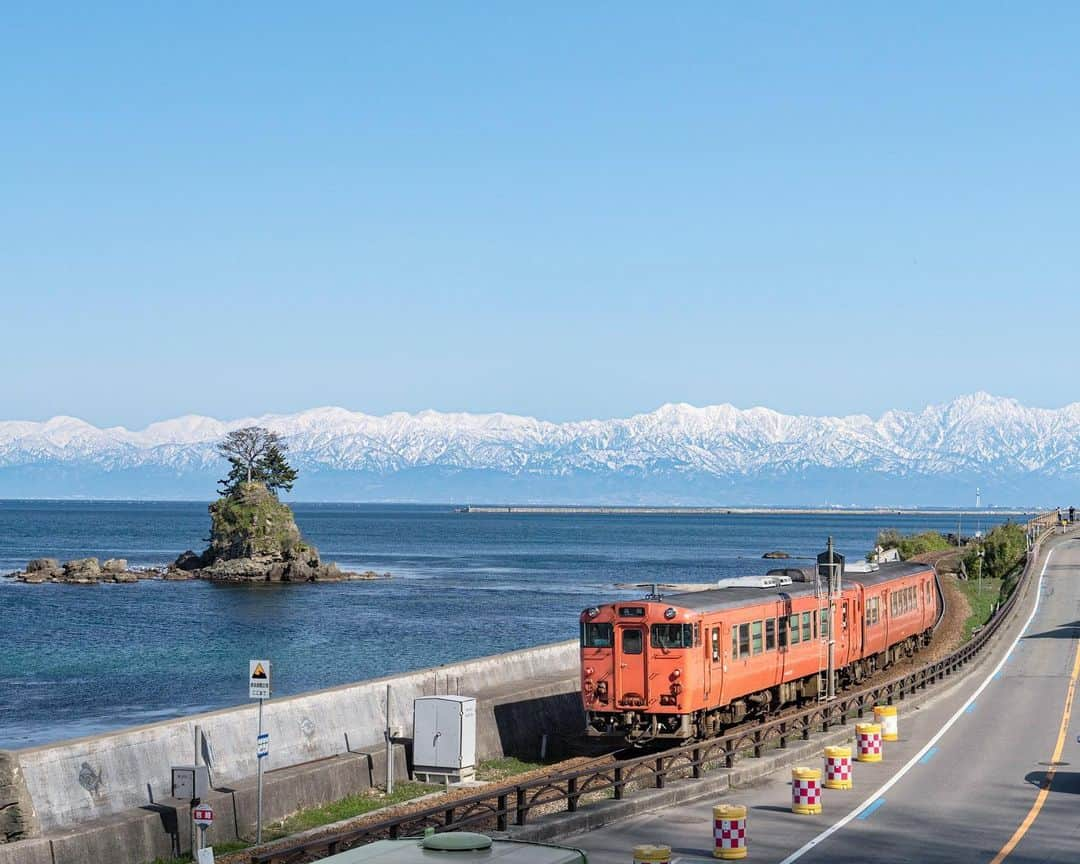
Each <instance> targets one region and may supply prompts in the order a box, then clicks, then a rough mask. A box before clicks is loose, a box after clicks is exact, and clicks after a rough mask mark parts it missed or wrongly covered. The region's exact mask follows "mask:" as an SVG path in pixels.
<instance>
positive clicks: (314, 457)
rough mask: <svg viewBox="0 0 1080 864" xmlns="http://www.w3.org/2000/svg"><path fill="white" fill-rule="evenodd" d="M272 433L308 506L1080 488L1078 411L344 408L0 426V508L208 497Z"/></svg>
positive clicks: (948, 499)
mask: <svg viewBox="0 0 1080 864" xmlns="http://www.w3.org/2000/svg"><path fill="white" fill-rule="evenodd" d="M252 424H257V425H262V426H267V427H269V428H270V429H273V430H274V431H276V432H279V433H280V434H282V435H283V436H284V438H285V440H286V441H287V442H288V445H289V449H290V452H291V454H292V460H293V461H294V463H295V464H296V465H297V467H298V468H299V469H300V472H301V480H300V482H299V483H298V484H297V487H296V489H295V497H297V498H301V499H305V500H327V501H331V500H371V501H379V500H384V501H440V502H445V501H457V502H465V501H471V502H474V503H477V502H481V501H485V502H491V501H512V502H514V503H529V502H537V501H541V502H549V503H566V502H573V503H628V504H634V503H657V504H678V503H686V504H705V503H709V504H730V505H737V504H768V503H792V504H795V503H798V504H823V503H833V504H886V505H895V506H908V505H919V504H931V503H932V504H957V505H959V504H964V505H970V504H972V503H974V490H975V487H976V486H980V487H981V488H982V490H983V502H984V503H992V504H999V505H1027V504H1051V503H1059V502H1061V501H1063V500H1066V499H1068V497H1069V496H1070V495H1073V494H1075V491H1076V490H1077V489H1078V488H1080V486H1078V481H1080V403H1074V404H1071V405H1068V406H1066V407H1064V408H1060V409H1041V408H1030V407H1027V406H1024V405H1022V404H1020V403H1019V402H1017V401H1016V400H1014V399H1007V398H1001V397H995V396H991V395H989V394H987V393H976V394H974V395H970V396H963V397H960V398H958V399H955V400H953V401H952V402H949V403H946V404H942V405H930V406H927V407H926V408H924V409H923V410H921V411H916V412H905V411H889V412H886V413H885V414H884V415H882V416H881V417H880V418H879V419H877V420H874V419H872V418H870V417H868V416H865V415H852V416H848V417H809V416H792V415H785V414H781V413H778V412H776V411H772V410H770V409H767V408H750V409H745V410H743V409H738V408H735V407H734V406H732V405H715V406H708V407H703V408H696V407H693V406H691V405H686V404H668V405H664V406H662V407H660V408H658V409H657V410H656V411H652V412H650V413H647V414H636V415H634V416H632V417H627V418H616V419H611V420H583V421H574V422H568V423H552V422H547V421H542V420H537V419H535V418H532V417H521V416H516V415H511V414H467V413H454V414H447V413H440V412H437V411H422V412H420V413H418V414H407V413H393V414H388V415H385V416H382V417H375V416H370V415H367V414H362V413H358V412H352V411H347V410H345V409H343V408H316V409H312V410H309V411H303V412H300V413H297V414H287V415H266V416H263V417H253V418H244V419H239V420H230V421H221V420H216V419H214V418H211V417H199V416H185V417H178V418H176V419H173V420H165V421H162V422H159V423H153V424H151V425H150V426H147V427H146V428H145V429H142V430H139V431H130V430H128V429H125V428H123V427H111V428H106V429H100V428H97V427H95V426H92V425H91V424H89V423H86V422H84V421H82V420H78V419H76V418H73V417H54V418H52V419H51V420H48V421H45V422H41V423H38V422H29V421H0V498H12V497H73V496H88V497H102V498H119V497H130V498H139V497H152V498H179V497H196V498H209V497H211V495H212V493H213V490H214V481H215V480H216V479H217V477H218V476H220V475H222V474H223V466H224V463H223V462H222V460H220V458H219V457H218V456H217V453H216V452H215V449H214V445H215V443H216V442H217V441H219V440H220V439H221V438H222V437H223V436H224V435H225V434H226V433H227V432H229V431H230V430H232V429H236V428H239V427H241V426H245V425H252Z"/></svg>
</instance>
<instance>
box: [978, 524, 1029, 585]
mask: <svg viewBox="0 0 1080 864" xmlns="http://www.w3.org/2000/svg"><path fill="white" fill-rule="evenodd" d="M1026 552H1027V535H1026V533H1025V531H1024V526H1023V525H1017V524H1016V523H1015V522H1006V523H1005V524H1004V525H998V526H996V527H995V528H994V529H993V530H992V531H991V532H990V533H989V534H987V535H986V536H985V537H983V538H982V540H981V541H978V542H975V543H969V544H968V551H967V552H966V554H965V555H964V569H966V570H967V574H968V578H969V579H977V578H978V577H979V575H980V574H981V575H982V577H983V579H984V580H985V579H986V578H987V577H989V578H991V579H1004V578H1005V577H1007V576H1008V575H1010V574H1011V573H1012V571H1013V570H1015V569H1016V568H1017V567H1019V566H1020V565H1021V564H1022V563H1023V562H1024V555H1025V553H1026Z"/></svg>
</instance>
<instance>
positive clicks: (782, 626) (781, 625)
mask: <svg viewBox="0 0 1080 864" xmlns="http://www.w3.org/2000/svg"><path fill="white" fill-rule="evenodd" d="M776 623H777V629H778V630H779V631H780V632H779V634H778V635H779V637H780V639H779V640H778V641H779V643H780V650H781V651H783V650H784V649H785V648H787V635H788V629H787V618H785V617H783V616H780V617H779V618H777V619H776Z"/></svg>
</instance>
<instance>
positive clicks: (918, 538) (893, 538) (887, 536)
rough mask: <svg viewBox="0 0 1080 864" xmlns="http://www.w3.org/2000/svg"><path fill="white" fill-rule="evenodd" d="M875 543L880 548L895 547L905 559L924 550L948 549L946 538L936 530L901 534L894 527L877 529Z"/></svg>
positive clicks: (938, 550) (941, 550)
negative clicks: (882, 529)
mask: <svg viewBox="0 0 1080 864" xmlns="http://www.w3.org/2000/svg"><path fill="white" fill-rule="evenodd" d="M877 545H878V546H880V547H881V548H882V549H896V550H898V551H899V552H900V557H901V558H903V559H904V560H905V561H906V560H908V559H909V558H911V557H912V556H914V555H921V554H923V553H924V552H944V551H946V550H947V549H950V548H951V547H950V545H949V541H948V538H946V537H945V535H944V534H939V533H938V532H937V531H922V532H920V533H918V534H901V533H900V532H899V531H897V530H896V529H895V528H886V529H885V530H884V531H879V532H878V536H877Z"/></svg>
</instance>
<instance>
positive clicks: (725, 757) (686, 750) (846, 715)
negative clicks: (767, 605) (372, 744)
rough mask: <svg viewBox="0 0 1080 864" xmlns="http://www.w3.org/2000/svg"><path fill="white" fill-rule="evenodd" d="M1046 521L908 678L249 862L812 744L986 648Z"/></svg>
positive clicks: (498, 817) (522, 819)
mask: <svg viewBox="0 0 1080 864" xmlns="http://www.w3.org/2000/svg"><path fill="white" fill-rule="evenodd" d="M1049 520H1050V514H1044V515H1041V516H1038V517H1036V518H1035V519H1033V520H1031V522H1029V523H1028V524H1029V526H1030V527H1031V528H1032V529H1033V530H1034V531H1037V532H1038V533H1037V535H1036V539H1035V542H1034V543H1033V545H1032V548H1031V550H1030V551H1029V553H1028V558H1027V563H1026V565H1025V567H1024V572H1023V574H1022V575H1021V577H1020V579H1018V580H1017V584H1016V587H1015V588H1014V590H1013V591H1012V593H1011V594H1010V595H1009V598H1008V600H1006V601H1005V602H1004V603H1003V604H1002V605H1001V607H1000V608H999V609H998V611H997V613H996V614H995V615H994V617H993V618H992V619H991V620H990V621H989V623H988V624H987V625H986V626H985V627H983V628H982V629H981V630H980V631H979V632H978V633H977V634H976V635H975V636H974V638H973V639H972V640H971V641H970V642H968V643H967V644H966V645H964V646H962V647H960V648H959V649H957V650H956V651H954V652H953V653H952V654H950V655H949V656H948V657H945V658H943V659H941V660H938V661H936V662H934V663H930V664H927V665H926V666H923V667H921V668H919V669H916V670H913V671H912V672H909V673H908V674H906V675H902V676H900V677H898V678H894V679H892V680H890V681H887V682H885V683H883V684H880V685H877V686H872V687H867V688H865V689H863V690H859V691H856V692H853V693H849V694H848V695H846V696H841V697H838V698H837V699H835V700H834V701H832V702H826V703H821V704H818V705H815V706H813V707H811V708H806V709H803V710H802V711H798V712H796V713H793V714H790V715H787V716H784V717H779V718H776V719H774V720H770V721H766V722H763V723H760V724H756V725H753V726H748V727H744V728H742V729H739V730H736V731H734V732H731V733H729V734H727V735H722V736H720V737H717V738H711V739H709V740H708V741H702V742H699V743H694V744H687V745H685V746H683V747H675V748H672V749H670V750H665V751H663V752H662V753H658V754H654V755H648V756H639V757H637V758H634V759H624V760H619V761H615V762H607V763H603V764H601V765H590V766H586V767H584V768H579V769H576V770H571V771H564V772H560V773H557V774H551V775H547V776H544V777H538V778H535V779H533V780H528V781H525V782H523V783H516V784H512V785H507V786H501V787H498V788H495V789H485V790H484V791H482V792H479V793H477V794H476V795H472V796H469V797H466V798H458V799H456V800H453V801H447V802H444V803H441V804H433V805H431V806H430V807H426V808H422V809H418V810H415V811H413V812H411V813H406V814H402V815H398V816H392V817H389V818H387V819H382V820H378V821H375V822H370V823H367V824H364V825H360V826H358V827H356V828H351V829H347V830H345V831H341V832H339V833H336V834H333V835H326V836H323V837H318V838H314V839H310V840H306V841H304V842H302V843H296V844H291V845H284V844H282V845H279V846H278V847H276V848H270V849H266V850H264V851H256V852H252V854H251V858H250V860H251V862H252V864H301V862H309V861H317V860H319V859H320V858H324V857H325V856H327V855H332V854H334V853H337V852H343V851H345V850H347V849H350V848H352V847H354V846H360V845H363V844H364V843H369V842H371V841H373V840H379V839H383V838H394V839H396V838H398V837H407V836H410V835H414V834H421V833H423V830H424V829H425V828H428V827H433V828H434V829H435V830H436V831H451V830H458V829H462V828H477V827H483V828H488V829H492V828H493V829H494V830H496V831H505V830H507V829H508V828H509V826H510V825H511V824H514V825H525V824H526V823H527V822H528V820H529V817H530V814H531V813H532V811H533V810H537V809H540V808H542V807H543V805H546V804H551V803H555V802H563V801H565V802H566V810H567V811H569V812H571V813H572V812H575V811H577V809H578V807H579V805H580V804H581V801H582V798H583V797H585V796H587V795H594V794H597V793H603V794H604V795H605V796H610V797H614V798H615V799H616V800H621V799H623V798H624V797H625V796H626V794H627V792H628V791H632V790H633V789H638V788H655V789H663V788H664V787H665V785H666V784H667V782H668V781H669V780H675V779H684V778H694V779H697V778H700V777H702V776H704V775H705V774H706V773H707V772H709V771H711V770H715V769H717V768H720V769H728V768H733V767H734V766H735V763H736V761H737V760H738V759H739V758H741V757H749V756H751V754H752V757H753V758H760V757H761V756H762V755H763V753H764V752H765V751H766V750H767V749H773V748H780V749H783V748H785V747H787V745H788V742H789V741H791V740H792V739H799V740H803V741H807V740H809V739H810V736H811V734H812V733H813V732H815V731H821V732H827V731H829V729H831V728H832V727H834V726H844V725H847V723H848V722H849V721H850V720H855V719H858V718H860V717H862V716H863V715H864V713H865V712H866V711H868V710H872V709H873V706H875V705H882V704H886V705H892V704H894V702H895V701H897V700H901V701H902V700H903V699H904V698H905V697H907V696H910V695H913V694H914V693H915V692H916V691H917V690H923V689H925V688H926V687H927V685H929V684H934V683H936V682H938V681H941V680H942V679H944V678H948V677H950V676H951V675H953V674H954V673H955V672H957V671H959V670H960V669H962V668H963V667H964V666H966V665H967V664H968V663H969V662H970V661H971V660H972V659H973V658H974V657H975V656H976V655H977V654H978V653H979V652H980V651H981V650H982V649H983V647H984V646H985V645H986V644H987V642H989V641H990V639H991V638H992V637H993V635H994V634H995V633H996V632H997V631H998V629H999V628H1000V627H1001V626H1002V623H1003V622H1004V621H1005V620H1006V619H1007V618H1008V616H1009V614H1010V612H1011V611H1012V609H1013V607H1014V606H1015V605H1016V603H1017V598H1018V597H1019V596H1020V595H1021V594H1022V593H1023V588H1024V586H1025V585H1026V584H1027V582H1028V581H1029V579H1030V578H1031V573H1032V571H1033V569H1034V565H1035V562H1036V561H1037V560H1038V557H1039V549H1040V546H1041V543H1042V540H1043V539H1044V537H1045V536H1046V535H1047V534H1048V533H1050V531H1052V530H1053V527H1054V525H1056V524H1057V521H1056V516H1055V517H1054V520H1053V522H1051V521H1049Z"/></svg>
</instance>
